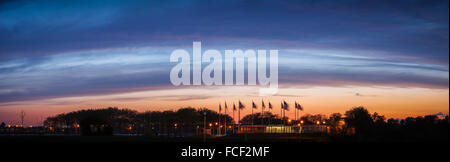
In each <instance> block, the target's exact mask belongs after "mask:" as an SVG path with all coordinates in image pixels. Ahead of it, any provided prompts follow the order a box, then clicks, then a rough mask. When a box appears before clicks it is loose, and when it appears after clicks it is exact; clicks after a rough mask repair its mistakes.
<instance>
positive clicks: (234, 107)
mask: <svg viewBox="0 0 450 162" xmlns="http://www.w3.org/2000/svg"><path fill="white" fill-rule="evenodd" d="M233 111H236V105H235V104H234V103H233Z"/></svg>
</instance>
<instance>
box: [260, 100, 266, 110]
mask: <svg viewBox="0 0 450 162" xmlns="http://www.w3.org/2000/svg"><path fill="white" fill-rule="evenodd" d="M261 106H262V108H264V109H265V108H266V104H264V100H261Z"/></svg>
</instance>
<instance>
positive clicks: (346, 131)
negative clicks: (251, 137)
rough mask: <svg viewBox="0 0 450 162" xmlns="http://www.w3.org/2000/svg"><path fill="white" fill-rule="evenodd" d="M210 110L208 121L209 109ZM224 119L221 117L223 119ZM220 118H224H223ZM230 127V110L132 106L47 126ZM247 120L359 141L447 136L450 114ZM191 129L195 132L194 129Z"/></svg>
mask: <svg viewBox="0 0 450 162" xmlns="http://www.w3.org/2000/svg"><path fill="white" fill-rule="evenodd" d="M205 112H206V114H207V115H206V125H204V118H203V117H204V115H203V114H204V113H205ZM219 118H220V119H219ZM219 121H220V123H218V122H219ZM225 122H226V123H227V125H229V126H231V125H232V123H233V119H232V118H231V117H230V116H229V115H223V114H222V115H219V114H218V113H217V112H215V111H211V110H209V109H194V108H182V109H179V110H177V111H149V112H143V113H139V112H137V111H135V110H130V109H118V108H111V107H110V108H106V109H91V110H80V111H74V112H70V113H66V114H60V115H57V116H54V117H49V118H47V120H45V122H44V125H45V126H46V127H50V128H53V129H64V128H67V129H68V128H74V127H75V128H76V127H78V128H79V129H78V131H79V132H77V133H81V134H83V135H112V134H113V133H119V134H120V133H129V134H145V135H176V136H185V135H195V133H197V134H198V133H199V131H203V129H202V128H203V127H204V126H206V127H207V128H214V127H219V126H221V125H223V124H224V123H225ZM241 123H242V124H247V125H248V124H255V125H267V124H271V125H279V124H284V125H291V126H298V127H300V126H303V125H326V126H327V128H328V135H329V136H331V137H332V138H336V139H339V140H342V139H344V140H345V139H349V140H358V141H426V140H433V141H436V140H444V141H448V135H449V118H448V115H447V116H445V117H444V118H442V117H440V118H439V117H438V116H436V115H428V116H424V117H408V118H405V119H401V120H400V119H393V118H391V119H386V118H385V117H384V116H382V115H380V114H378V113H376V112H375V113H373V114H371V113H369V112H368V110H367V109H365V108H364V107H355V108H352V109H350V110H348V111H346V112H345V114H343V115H342V114H340V113H334V114H331V115H330V116H329V117H326V116H325V115H322V114H316V115H310V114H304V115H302V116H301V117H299V118H298V119H297V120H296V119H288V118H283V119H281V118H280V116H279V115H274V114H272V113H270V112H264V113H263V114H261V113H255V114H249V115H246V116H244V117H243V118H242V120H241ZM69 130H70V129H69ZM72 130H73V129H72ZM189 133H190V134H189Z"/></svg>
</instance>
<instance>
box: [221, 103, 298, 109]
mask: <svg viewBox="0 0 450 162" xmlns="http://www.w3.org/2000/svg"><path fill="white" fill-rule="evenodd" d="M294 104H295V109H297V110H300V111H303V106H302V105H300V104H299V103H297V101H295V103H294ZM224 106H225V109H228V105H227V102H225V104H224ZM261 106H262V108H266V105H265V104H264V101H261ZM268 106H269V109H273V106H272V104H271V103H270V102H269V105H268ZM238 107H239V109H241V110H242V109H244V108H245V105H244V104H242V102H241V101H239V102H238ZM252 108H253V109H257V108H258V106H257V105H256V104H255V102H253V101H252ZM281 109H284V110H288V111H289V104H288V103H287V102H286V101H282V102H281ZM233 110H237V108H236V105H235V104H234V103H233ZM220 111H222V105H221V104H219V112H220Z"/></svg>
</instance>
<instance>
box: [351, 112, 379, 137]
mask: <svg viewBox="0 0 450 162" xmlns="http://www.w3.org/2000/svg"><path fill="white" fill-rule="evenodd" d="M345 117H346V118H345V121H346V123H347V124H348V126H349V127H352V128H355V133H356V135H358V136H364V135H367V134H369V133H370V131H371V130H372V128H373V120H372V117H371V115H370V114H369V111H367V109H365V108H364V107H362V106H360V107H355V108H353V109H351V110H348V111H346V112H345Z"/></svg>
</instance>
